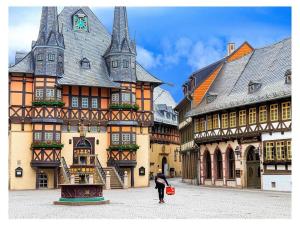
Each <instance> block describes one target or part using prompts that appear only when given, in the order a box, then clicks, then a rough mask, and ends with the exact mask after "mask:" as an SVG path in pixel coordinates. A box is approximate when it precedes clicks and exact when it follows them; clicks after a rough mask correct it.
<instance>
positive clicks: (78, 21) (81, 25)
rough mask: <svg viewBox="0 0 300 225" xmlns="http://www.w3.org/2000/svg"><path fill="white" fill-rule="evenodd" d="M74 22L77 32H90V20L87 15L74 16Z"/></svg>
mask: <svg viewBox="0 0 300 225" xmlns="http://www.w3.org/2000/svg"><path fill="white" fill-rule="evenodd" d="M73 21H74V22H73V25H74V30H75V31H88V18H87V16H86V15H85V14H82V13H79V14H76V15H74V17H73Z"/></svg>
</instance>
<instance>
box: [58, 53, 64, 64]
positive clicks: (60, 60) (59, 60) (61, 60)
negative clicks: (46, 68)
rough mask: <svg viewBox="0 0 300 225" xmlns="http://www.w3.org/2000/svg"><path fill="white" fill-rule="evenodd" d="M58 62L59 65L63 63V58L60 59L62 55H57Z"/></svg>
mask: <svg viewBox="0 0 300 225" xmlns="http://www.w3.org/2000/svg"><path fill="white" fill-rule="evenodd" d="M58 62H60V63H61V62H63V57H62V55H59V56H58Z"/></svg>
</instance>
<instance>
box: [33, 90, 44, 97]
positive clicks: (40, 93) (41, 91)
mask: <svg viewBox="0 0 300 225" xmlns="http://www.w3.org/2000/svg"><path fill="white" fill-rule="evenodd" d="M43 95H44V89H36V90H35V97H36V99H42V98H43Z"/></svg>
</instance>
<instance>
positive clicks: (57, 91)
mask: <svg viewBox="0 0 300 225" xmlns="http://www.w3.org/2000/svg"><path fill="white" fill-rule="evenodd" d="M56 97H57V99H58V100H61V90H60V89H57V90H56Z"/></svg>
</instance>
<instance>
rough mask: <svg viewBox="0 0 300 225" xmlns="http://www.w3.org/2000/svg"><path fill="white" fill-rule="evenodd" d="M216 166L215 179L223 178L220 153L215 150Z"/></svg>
mask: <svg viewBox="0 0 300 225" xmlns="http://www.w3.org/2000/svg"><path fill="white" fill-rule="evenodd" d="M215 157H216V165H217V168H216V169H217V179H222V178H223V164H222V163H223V162H222V153H221V151H220V150H217V151H216V153H215Z"/></svg>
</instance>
